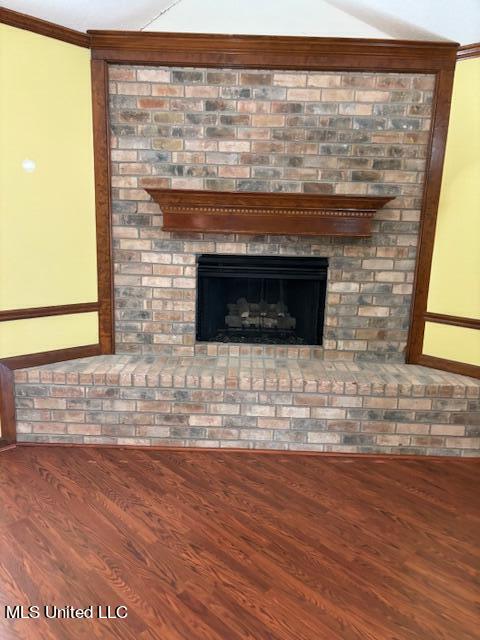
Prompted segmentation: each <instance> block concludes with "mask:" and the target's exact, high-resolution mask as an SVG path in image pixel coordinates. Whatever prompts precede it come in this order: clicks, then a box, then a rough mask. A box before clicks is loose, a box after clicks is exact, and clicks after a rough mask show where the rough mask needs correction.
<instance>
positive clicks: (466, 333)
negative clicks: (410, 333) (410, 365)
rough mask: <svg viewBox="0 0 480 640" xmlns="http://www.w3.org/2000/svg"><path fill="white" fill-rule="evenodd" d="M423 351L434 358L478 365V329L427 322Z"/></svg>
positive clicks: (479, 348) (479, 340) (479, 355)
mask: <svg viewBox="0 0 480 640" xmlns="http://www.w3.org/2000/svg"><path fill="white" fill-rule="evenodd" d="M423 353H424V354H425V355H428V356H435V357H436V358H446V359H447V360H455V361H456V362H465V363H467V364H476V365H480V331H477V330H476V329H466V328H464V327H455V326H453V325H447V324H437V323H436V322H435V323H434V322H427V323H426V325H425V337H424V340H423Z"/></svg>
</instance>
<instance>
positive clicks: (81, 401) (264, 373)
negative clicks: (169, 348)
mask: <svg viewBox="0 0 480 640" xmlns="http://www.w3.org/2000/svg"><path fill="white" fill-rule="evenodd" d="M237 348H238V347H237ZM15 382H16V384H15V394H16V406H17V418H18V439H19V441H21V442H57V443H78V444H84V443H90V444H121V445H145V446H151V445H171V446H175V445H176V446H196V447H242V448H260V449H264V448H265V449H266V448H268V449H294V450H315V451H339V452H363V453H371V452H379V453H403V454H421V455H427V454H430V455H435V454H437V455H458V456H472V455H479V454H480V400H479V396H480V381H477V380H473V379H471V378H465V377H462V376H458V375H454V374H450V373H445V372H440V371H435V370H432V369H427V368H424V367H419V366H412V365H394V364H376V365H370V364H361V363H333V362H325V361H317V360H298V359H295V360H288V359H276V360H275V359H272V358H252V357H243V358H242V357H234V356H232V355H229V356H220V357H207V356H199V355H197V356H195V357H163V358H162V357H152V356H127V355H118V356H99V357H94V358H87V359H83V360H76V361H70V362H65V363H57V364H53V365H48V366H44V367H36V368H32V369H26V370H19V371H16V372H15Z"/></svg>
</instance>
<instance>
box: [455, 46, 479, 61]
mask: <svg viewBox="0 0 480 640" xmlns="http://www.w3.org/2000/svg"><path fill="white" fill-rule="evenodd" d="M478 57H480V42H475V43H473V44H464V45H463V46H461V47H459V48H458V51H457V60H465V58H478Z"/></svg>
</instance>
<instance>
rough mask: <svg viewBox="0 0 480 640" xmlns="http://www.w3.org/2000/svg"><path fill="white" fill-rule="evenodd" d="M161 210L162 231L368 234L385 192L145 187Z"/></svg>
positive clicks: (305, 234) (311, 234) (356, 235)
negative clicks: (346, 193)
mask: <svg viewBox="0 0 480 640" xmlns="http://www.w3.org/2000/svg"><path fill="white" fill-rule="evenodd" d="M146 191H147V192H148V193H149V194H150V196H151V197H152V198H153V199H154V200H155V202H156V203H157V204H158V205H159V206H160V208H161V210H162V213H163V227H162V228H163V230H164V231H177V232H178V231H180V232H181V231H185V232H192V231H193V232H195V231H196V232H198V233H239V234H258V233H261V234H269V235H270V234H271V235H302V236H322V235H328V236H351V237H366V236H370V235H371V221H372V218H373V216H374V214H375V211H377V210H378V209H381V208H382V207H383V206H385V204H387V202H389V201H390V200H392V199H393V198H391V197H376V196H342V195H338V196H337V195H313V194H304V193H243V192H232V191H193V190H180V189H146Z"/></svg>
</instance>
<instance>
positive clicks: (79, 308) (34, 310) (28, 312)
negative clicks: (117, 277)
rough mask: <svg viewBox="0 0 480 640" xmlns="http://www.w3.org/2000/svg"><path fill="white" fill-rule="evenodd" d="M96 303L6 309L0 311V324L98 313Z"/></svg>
mask: <svg viewBox="0 0 480 640" xmlns="http://www.w3.org/2000/svg"><path fill="white" fill-rule="evenodd" d="M98 308H99V305H98V302H81V303H78V304H60V305H56V306H54V307H29V308H28V309H8V310H6V311H0V322H11V321H12V320H26V319H28V318H47V317H50V316H69V315H74V314H77V313H89V312H92V311H98Z"/></svg>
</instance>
